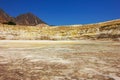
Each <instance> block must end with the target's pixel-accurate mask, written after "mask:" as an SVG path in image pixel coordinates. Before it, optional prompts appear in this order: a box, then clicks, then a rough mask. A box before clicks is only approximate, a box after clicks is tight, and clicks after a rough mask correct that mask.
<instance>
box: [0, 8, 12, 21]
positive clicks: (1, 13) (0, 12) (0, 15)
mask: <svg viewBox="0 0 120 80" xmlns="http://www.w3.org/2000/svg"><path fill="white" fill-rule="evenodd" d="M12 19H13V18H12V17H10V16H9V15H8V14H7V13H5V12H4V11H3V10H2V9H0V23H5V22H8V21H11V20H12Z"/></svg>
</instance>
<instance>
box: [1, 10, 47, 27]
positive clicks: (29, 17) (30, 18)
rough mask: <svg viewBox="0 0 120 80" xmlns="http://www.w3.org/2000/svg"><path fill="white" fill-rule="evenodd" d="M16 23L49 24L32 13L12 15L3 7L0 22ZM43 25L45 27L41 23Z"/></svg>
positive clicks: (30, 24)
mask: <svg viewBox="0 0 120 80" xmlns="http://www.w3.org/2000/svg"><path fill="white" fill-rule="evenodd" d="M9 22H12V23H15V24H17V25H27V26H36V25H39V24H40V25H41V24H44V25H47V24H46V23H45V22H44V21H42V20H41V19H39V18H38V17H37V16H35V15H33V14H32V13H26V14H21V15H19V16H17V17H15V18H14V17H10V16H9V15H8V14H7V13H5V12H4V11H3V10H2V9H0V23H9ZM41 27H43V26H42V25H41Z"/></svg>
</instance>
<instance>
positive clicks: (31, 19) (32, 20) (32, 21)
mask: <svg viewBox="0 0 120 80" xmlns="http://www.w3.org/2000/svg"><path fill="white" fill-rule="evenodd" d="M15 20H16V23H17V24H19V25H31V26H35V25H38V24H46V23H45V22H43V21H42V20H40V19H39V18H38V17H37V16H35V15H33V14H32V13H26V14H22V15H19V16H17V17H16V18H15Z"/></svg>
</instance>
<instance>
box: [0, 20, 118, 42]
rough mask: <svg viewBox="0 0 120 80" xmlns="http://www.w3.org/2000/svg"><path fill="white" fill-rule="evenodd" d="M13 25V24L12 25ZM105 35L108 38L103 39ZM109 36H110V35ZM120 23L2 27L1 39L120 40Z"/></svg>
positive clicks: (0, 31)
mask: <svg viewBox="0 0 120 80" xmlns="http://www.w3.org/2000/svg"><path fill="white" fill-rule="evenodd" d="M10 24H11V23H10ZM103 34H106V35H107V38H105V37H102V35H103ZM108 34H109V35H108ZM119 35H120V21H119V20H116V21H111V22H105V23H99V24H89V25H82V26H81V25H80V26H74V27H72V26H69V27H67V26H59V27H50V26H47V27H38V26H37V27H35V26H20V25H5V24H1V25H0V39H12V40H16V39H18V40H68V39H70V40H74V39H76V40H79V39H101V38H105V39H109V40H113V39H115V38H116V39H119V38H120V36H119Z"/></svg>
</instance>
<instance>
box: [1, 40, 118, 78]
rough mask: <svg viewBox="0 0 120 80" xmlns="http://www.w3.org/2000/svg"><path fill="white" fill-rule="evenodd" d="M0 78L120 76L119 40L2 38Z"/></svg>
mask: <svg viewBox="0 0 120 80" xmlns="http://www.w3.org/2000/svg"><path fill="white" fill-rule="evenodd" d="M0 80H120V43H119V42H113V41H9V40H8V41H0Z"/></svg>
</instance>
